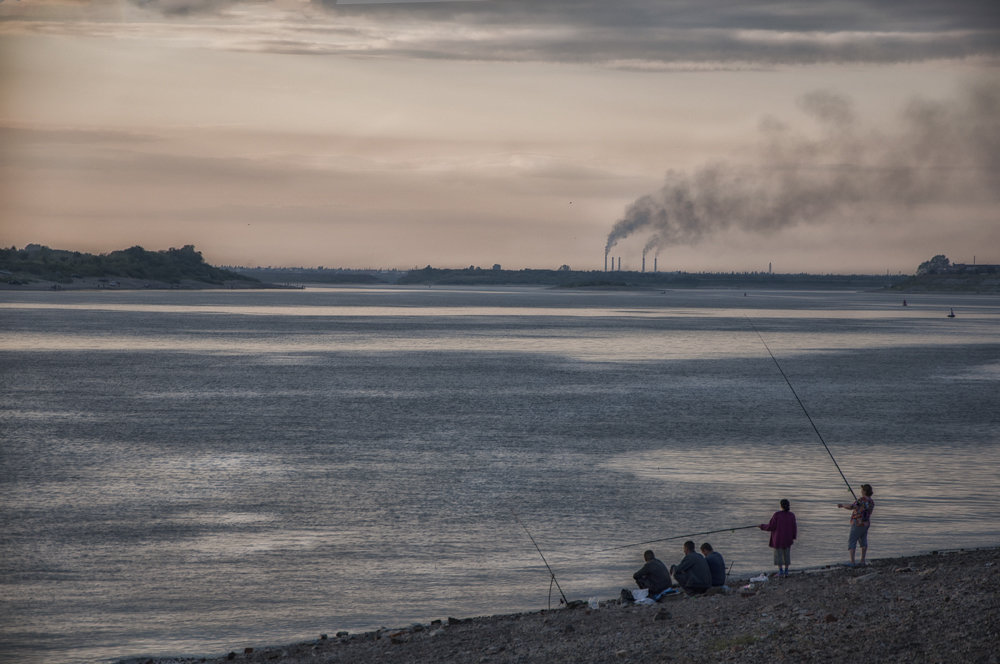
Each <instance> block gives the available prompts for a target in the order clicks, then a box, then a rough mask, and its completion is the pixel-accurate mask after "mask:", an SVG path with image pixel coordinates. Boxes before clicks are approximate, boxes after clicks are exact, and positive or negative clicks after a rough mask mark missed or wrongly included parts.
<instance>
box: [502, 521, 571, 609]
mask: <svg viewBox="0 0 1000 664" xmlns="http://www.w3.org/2000/svg"><path fill="white" fill-rule="evenodd" d="M510 513H511V514H513V515H514V520H515V521H517V523H518V525H519V526H521V528H523V529H524V532H525V534H526V535H527V536H528V539H530V540H531V543H532V544H534V545H535V551H537V552H538V555H539V556H541V557H542V562H543V563H545V569H547V570H549V577H551V579H552V580H551V582H550V583H549V594H550V596H551V593H552V584H553V583H554V584H556V588H558V589H559V595H560V596H561V597H562V603H563V604H567V605H568V604H569V600H568V599H566V593H564V592H563V589H562V586H560V585H559V581H557V580H556V573H555V572H553V571H552V568H551V567H549V561H547V560H546V559H545V554H543V553H542V550H541V549H539V548H538V543H537V542H535V538H534V537H532V536H531V531H529V530H528V527H527V526H525V525H524V523H523V522H522V521H521V519H520V517H518V516H517V512H515V511H514V509H513V508H510Z"/></svg>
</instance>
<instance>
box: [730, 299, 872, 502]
mask: <svg viewBox="0 0 1000 664" xmlns="http://www.w3.org/2000/svg"><path fill="white" fill-rule="evenodd" d="M746 319H747V322H748V323H750V327H752V328H753V331H754V332H756V333H757V338H758V339H760V342H761V343H762V344H764V348H766V349H767V354H768V355H770V356H771V359H772V360H774V366H776V367H778V371H779V372H780V373H781V377H782V378H784V379H785V382H786V383H787V384H788V389H790V390H791V391H792V394H793V395H794V396H795V400H796V401H798V402H799V406H800V407H801V408H802V412H803V413H805V414H806V419H808V420H809V424H811V425H812V428H813V431H815V432H816V435H817V436H818V437H819V442H821V443H823V447H824V448H826V453H827V454H829V455H830V461H832V462H833V465H834V466H836V467H837V472H838V473H840V477H841V479H843V480H844V484H846V485H847V490H848V491H850V492H851V495H852V496H854V500H857V499H858V496H857V494H856V493H854V489H852V488H851V483H850V482H848V481H847V478H846V477H844V471H842V470H841V469H840V464H839V463H837V460H836V459H834V458H833V452H831V451H830V447H829V446H828V445H827V444H826V441H825V440H823V434H821V433H820V432H819V429H818V428H817V427H816V423H815V422H813V418H812V417H811V416H810V415H809V411H808V410H806V407H805V404H803V403H802V399H800V398H799V395H798V393H797V392H796V391H795V388H794V387H792V381H790V380H788V376H786V375H785V370H784V369H782V368H781V365H780V364H778V358H776V357H775V356H774V353H772V352H771V347H770V346H768V345H767V342H766V341H764V337H763V336H761V333H760V330H758V329H757V326H756V325H754V324H753V319H752V318H750V316H747V317H746Z"/></svg>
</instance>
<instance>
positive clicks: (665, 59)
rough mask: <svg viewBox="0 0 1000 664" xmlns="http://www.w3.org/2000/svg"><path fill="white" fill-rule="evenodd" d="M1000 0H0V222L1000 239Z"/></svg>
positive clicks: (486, 246)
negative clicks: (764, 0)
mask: <svg viewBox="0 0 1000 664" xmlns="http://www.w3.org/2000/svg"><path fill="white" fill-rule="evenodd" d="M998 64H1000V3H996V2H987V1H985V0H906V1H905V2H904V1H903V0H824V1H817V0H809V1H803V2H780V1H777V2H776V1H771V2H761V1H756V0H726V1H716V0H679V1H672V0H614V1H607V2H598V1H596V0H478V1H476V0H453V1H439V2H383V1H374V0H367V1H363V0H353V1H351V2H348V1H346V0H340V1H339V2H337V1H335V0H254V1H242V0H20V1H17V0H0V135H2V140H0V169H2V176H0V245H3V246H18V247H21V246H24V245H25V244H27V243H32V242H34V243H41V244H46V245H49V246H52V247H56V248H62V249H74V250H80V251H91V252H95V253H102V252H107V251H112V250H115V249H122V248H126V247H130V246H133V245H141V246H143V247H145V248H147V249H166V248H168V247H177V246H182V245H185V244H194V245H195V246H196V247H197V248H198V249H199V250H200V251H201V252H202V253H203V255H204V256H205V258H206V260H208V261H209V262H211V263H213V264H218V265H275V266H277V265H304V266H318V265H324V266H327V267H335V266H345V267H397V268H410V267H414V266H421V267H422V266H424V265H427V264H430V265H434V266H439V267H464V266H468V265H481V266H485V267H488V266H491V265H493V264H494V263H500V264H502V265H503V266H504V267H505V268H512V269H519V268H523V267H540V268H548V267H551V268H555V267H558V266H559V265H562V264H568V265H570V266H571V267H573V268H574V269H601V268H603V266H604V259H605V255H606V253H607V254H609V255H610V256H612V257H621V264H622V267H623V268H625V269H640V268H641V266H642V258H643V255H644V254H645V255H646V257H647V269H651V268H652V261H653V257H654V256H655V257H657V260H658V265H659V268H660V269H661V270H678V269H679V270H688V271H699V270H727V271H728V270H739V271H742V270H766V269H767V266H768V264H769V263H773V265H774V269H775V271H778V272H798V271H810V272H837V273H844V272H875V273H883V272H885V271H891V272H908V273H909V272H913V271H914V270H915V268H916V266H917V265H918V264H919V263H920V262H922V261H924V260H926V259H928V258H930V257H931V256H933V255H935V254H938V253H944V254H946V255H948V257H949V258H951V259H952V260H953V261H956V262H972V261H973V260H976V261H977V262H980V263H984V262H992V263H1000V213H998V210H1000V205H998V203H1000V67H998Z"/></svg>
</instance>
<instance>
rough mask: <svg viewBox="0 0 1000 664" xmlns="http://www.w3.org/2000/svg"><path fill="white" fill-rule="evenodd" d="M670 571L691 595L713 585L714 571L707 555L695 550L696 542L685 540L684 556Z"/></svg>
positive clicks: (678, 583) (702, 591)
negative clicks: (707, 559) (706, 558)
mask: <svg viewBox="0 0 1000 664" xmlns="http://www.w3.org/2000/svg"><path fill="white" fill-rule="evenodd" d="M670 573H671V574H673V575H674V578H675V579H677V585H679V586H680V587H681V588H683V589H684V592H686V593H688V594H689V595H700V594H701V593H704V592H705V591H706V590H708V589H709V588H711V587H712V572H711V570H709V568H708V562H706V560H705V557H704V556H702V555H701V554H699V553H696V552H695V550H694V542H692V541H691V540H688V541H687V542H684V557H683V558H682V559H681V561H680V562H679V563H678V564H676V565H673V566H671V568H670Z"/></svg>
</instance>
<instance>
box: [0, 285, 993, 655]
mask: <svg viewBox="0 0 1000 664" xmlns="http://www.w3.org/2000/svg"><path fill="white" fill-rule="evenodd" d="M902 297H903V296H900V295H896V294H886V293H855V292H784V291H779V292H766V291H753V292H749V293H746V294H744V292H743V291H738V292H737V291H726V290H691V291H684V290H675V291H665V292H661V291H644V292H612V291H609V292H574V291H565V290H553V289H543V288H493V289H474V288H452V289H448V288H433V289H428V288H395V287H384V288H308V289H305V290H301V291H201V292H177V291H141V292H115V291H95V292H71V291H63V292H10V291H7V292H2V293H0V371H2V374H0V377H2V387H0V394H2V401H0V427H2V428H0V434H2V446H0V619H2V623H0V661H3V662H29V663H30V662H98V661H105V660H110V659H114V658H119V657H126V656H138V655H176V654H205V655H207V654H222V653H225V652H228V651H230V650H242V648H244V647H247V646H251V647H252V646H258V647H259V646H263V645H268V644H272V645H273V644H279V643H290V642H294V641H300V640H307V639H312V638H317V637H318V635H319V634H321V633H330V634H332V633H334V632H336V631H340V630H348V631H360V630H366V629H374V628H378V627H380V626H387V627H397V626H402V625H407V624H409V623H412V622H428V621H430V620H432V619H435V618H446V617H448V616H455V617H467V616H471V615H483V614H492V613H501V612H515V611H522V610H531V609H538V608H545V607H546V606H547V605H549V603H550V602H551V603H552V605H553V606H555V605H556V604H557V603H558V599H559V595H558V590H557V589H554V588H553V587H552V584H551V583H550V575H549V573H548V572H547V570H546V569H545V566H544V565H543V563H542V560H541V557H540V556H539V553H538V551H536V549H535V547H534V546H533V544H532V542H531V540H530V539H529V538H528V535H527V533H526V532H525V528H522V526H521V525H519V523H518V520H517V519H515V518H514V514H517V516H518V517H519V518H520V522H521V523H523V525H524V526H525V527H526V528H527V531H528V532H530V533H531V535H532V536H533V537H534V539H535V541H536V542H537V545H538V547H539V549H540V550H541V552H542V553H544V555H545V558H546V559H547V560H548V562H549V564H550V565H551V566H552V569H553V571H554V573H555V576H556V579H557V580H558V582H559V585H560V587H561V588H562V589H563V591H565V593H566V595H567V596H568V597H569V598H570V599H571V600H572V599H586V598H588V597H590V596H594V595H596V596H599V597H602V598H609V597H613V596H617V594H618V590H619V588H621V587H627V586H630V585H631V573H632V572H633V571H634V570H635V569H637V568H638V567H639V566H640V565H641V563H642V551H643V550H644V549H645V548H647V547H646V545H640V544H638V543H640V542H646V541H648V540H659V539H663V538H668V537H676V536H680V535H685V534H689V533H698V532H702V531H709V530H721V529H729V528H734V529H735V528H739V527H742V526H746V525H752V524H757V523H760V522H763V521H767V520H768V518H769V517H770V515H771V513H772V512H773V511H774V510H776V509H778V500H779V499H781V498H788V499H789V500H790V501H791V503H792V511H793V512H795V513H796V515H797V517H798V522H799V540H798V542H797V543H796V544H795V546H794V547H793V549H792V567H793V570H794V569H795V568H796V567H800V568H801V567H808V566H816V565H824V564H830V563H838V562H842V561H844V560H846V554H847V552H846V538H847V531H848V513H847V512H846V511H844V510H838V509H836V503H838V502H845V501H849V500H850V499H851V496H850V492H849V490H848V486H847V485H846V484H845V481H844V479H842V477H841V475H840V473H839V472H838V469H837V466H836V465H835V464H834V461H833V460H834V459H835V460H836V462H837V463H838V464H839V466H840V470H841V471H842V472H843V474H844V476H845V477H846V479H847V481H848V482H849V483H850V485H851V486H853V487H854V491H856V492H857V491H858V488H857V487H858V485H860V484H861V483H864V482H868V483H871V484H872V485H873V486H874V487H875V496H874V497H875V500H876V505H877V507H876V511H875V516H874V519H873V526H872V531H871V550H870V555H871V556H872V557H885V556H896V555H906V554H913V553H918V552H925V551H929V550H935V549H949V548H959V547H978V546H996V545H998V544H1000V512H998V510H997V505H998V504H1000V298H997V297H995V296H973V295H908V296H906V297H907V299H908V300H909V302H908V306H906V307H904V306H902ZM952 308H954V310H955V313H956V316H955V317H954V318H948V317H946V314H947V313H948V311H949V310H950V309H952ZM755 329H756V330H757V331H759V333H760V336H758V334H757V332H755ZM762 341H763V342H766V343H767V346H768V347H770V349H771V351H772V352H773V353H774V356H775V358H777V363H778V365H780V367H781V369H782V370H783V371H784V372H785V375H786V376H787V378H788V381H789V382H790V383H791V385H792V387H794V390H795V393H797V395H798V397H799V398H800V399H801V401H802V404H803V406H804V408H805V411H807V412H808V413H809V415H810V416H811V417H812V420H813V422H814V423H815V425H816V429H817V430H818V432H819V433H818V434H817V431H814V430H813V427H812V425H811V424H810V421H809V419H808V418H807V417H806V414H805V412H804V411H803V408H802V407H800V405H799V403H798V402H797V401H796V398H795V394H793V393H792V390H791V389H789V385H788V384H787V383H786V382H785V379H784V378H783V377H782V375H781V372H780V371H779V370H778V366H777V365H776V363H775V362H774V361H772V359H771V357H770V355H769V354H768V351H767V349H766V348H765V346H764V343H762ZM820 436H821V437H822V440H821V438H820ZM824 442H825V443H826V445H827V447H828V448H829V450H830V452H829V453H828V452H827V449H826V448H825V447H824V445H823V443H824ZM831 455H832V458H831ZM693 539H694V540H695V541H696V542H698V543H700V542H702V541H706V540H707V541H710V542H711V543H712V544H713V545H714V546H715V548H716V549H717V550H718V551H720V552H721V553H722V554H723V555H724V556H725V558H726V560H727V562H728V563H730V564H732V573H733V574H734V575H745V574H749V573H752V572H756V571H759V570H769V569H771V558H770V551H769V549H768V548H767V536H766V533H761V532H760V531H758V530H755V529H743V530H732V531H727V532H722V533H715V534H712V535H709V536H698V537H694V538H693ZM681 541H682V540H681V539H677V540H669V541H664V542H657V543H654V544H652V545H650V546H651V547H652V548H654V550H656V551H657V554H658V556H659V557H660V558H662V559H664V560H665V561H666V562H668V563H671V562H674V561H675V560H677V559H679V558H680V557H681V551H680V543H681ZM621 545H632V546H624V547H622V548H613V547H618V546H621Z"/></svg>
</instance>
